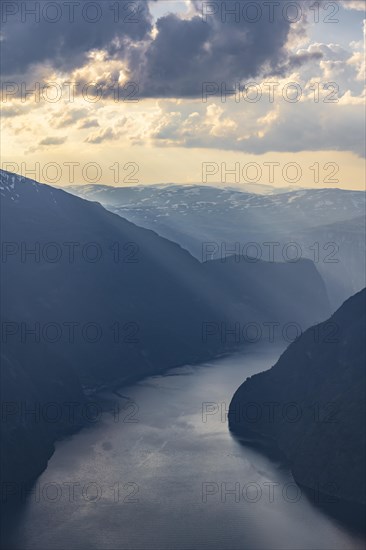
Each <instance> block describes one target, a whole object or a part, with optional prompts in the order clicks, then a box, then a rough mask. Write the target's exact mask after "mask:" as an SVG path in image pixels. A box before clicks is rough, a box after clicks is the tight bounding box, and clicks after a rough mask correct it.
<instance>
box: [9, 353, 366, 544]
mask: <svg viewBox="0 0 366 550" xmlns="http://www.w3.org/2000/svg"><path fill="white" fill-rule="evenodd" d="M278 354H279V351H277V352H274V351H273V349H272V350H258V349H257V350H255V351H254V350H253V351H250V352H249V353H247V354H246V355H235V356H231V357H226V358H222V359H219V360H217V361H214V362H212V363H209V364H206V365H202V366H197V367H196V366H195V367H191V366H186V367H184V368H181V369H175V370H173V371H170V372H169V373H168V375H166V376H154V377H151V378H148V379H146V380H144V381H142V382H140V383H137V384H135V385H133V386H130V387H127V388H123V389H121V390H120V394H121V397H118V396H117V395H114V394H105V395H104V399H105V401H106V402H108V403H109V408H111V407H113V408H115V406H116V402H118V403H119V405H120V407H121V408H122V407H125V409H124V410H121V413H120V414H119V415H118V414H115V413H113V414H112V413H108V414H103V415H102V416H101V419H100V420H99V421H98V422H97V423H96V424H93V425H92V426H91V427H89V428H87V429H84V430H82V431H81V432H79V433H77V434H75V435H74V436H72V437H70V438H69V439H67V440H64V441H62V442H59V443H58V444H57V447H56V452H55V453H54V455H53V456H52V458H51V460H50V461H49V465H48V467H47V470H46V471H45V472H44V473H43V474H42V475H41V476H40V478H39V479H38V481H37V485H36V488H35V491H34V493H32V494H30V495H29V497H28V499H27V501H26V503H25V505H24V507H23V509H22V511H20V512H19V513H18V516H17V518H16V528H15V530H14V533H13V537H12V542H11V544H10V543H9V546H8V547H9V548H16V549H21V550H28V549H29V550H30V549H34V550H54V549H59V550H65V549H68V550H81V549H96V550H107V549H113V550H114V549H115V550H117V549H118V550H127V549H128V550H183V549H184V550H193V549H195V550H196V549H197V550H203V549H205V550H206V549H207V550H216V549H217V550H239V549H240V550H256V549H258V550H267V549H268V550H275V549H291V550H295V549H303V550H310V549H316V550H321V549H324V550H325V549H326V550H337V549H343V550H353V549H361V548H362V549H363V548H364V547H365V541H364V539H362V538H361V536H360V535H356V534H351V532H349V531H347V529H346V528H345V527H343V526H342V525H341V524H339V523H337V522H336V521H335V520H334V519H331V517H330V516H328V515H327V514H326V513H325V512H324V511H322V510H321V509H320V508H319V507H316V506H314V505H313V504H311V503H310V502H309V501H308V500H307V498H306V497H305V495H304V494H301V492H299V490H297V489H296V488H295V486H294V484H293V480H292V477H291V474H290V472H289V471H288V470H287V469H286V468H285V467H283V466H281V464H279V463H276V462H274V461H271V460H270V459H268V458H266V457H265V456H262V455H261V454H259V453H258V452H256V451H255V450H253V449H250V448H246V447H244V446H242V445H241V444H240V443H239V442H238V441H237V440H236V439H235V438H233V437H232V435H231V434H230V433H229V431H228V427H227V422H226V419H225V407H226V408H227V407H228V406H229V403H230V400H231V397H232V395H233V393H234V392H235V390H236V389H237V387H238V386H239V385H240V384H241V383H242V382H243V380H244V379H245V378H246V377H247V376H250V375H252V374H254V373H256V372H260V371H262V370H266V369H267V368H269V367H271V366H272V365H273V364H274V363H275V361H276V359H277V357H278ZM126 397H127V398H128V399H129V400H131V401H132V402H133V403H134V404H131V402H130V401H128V400H127V399H126ZM203 403H213V404H212V405H203ZM127 404H128V407H126V405H127ZM215 404H218V405H215ZM203 409H204V410H207V409H208V410H209V411H211V412H212V414H209V415H207V416H205V415H203V414H202V410H203ZM203 420H206V421H203ZM70 484H74V489H73V491H72V489H71V485H70ZM235 484H236V485H235ZM274 484H276V485H274ZM233 489H234V493H230V492H229V491H230V490H233ZM225 491H226V493H225ZM8 547H7V548H8Z"/></svg>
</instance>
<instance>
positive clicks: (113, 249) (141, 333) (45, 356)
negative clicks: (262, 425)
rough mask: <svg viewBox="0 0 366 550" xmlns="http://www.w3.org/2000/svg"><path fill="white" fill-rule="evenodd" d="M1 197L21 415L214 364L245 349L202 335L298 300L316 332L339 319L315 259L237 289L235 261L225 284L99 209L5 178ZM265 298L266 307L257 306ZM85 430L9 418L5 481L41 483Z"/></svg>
mask: <svg viewBox="0 0 366 550" xmlns="http://www.w3.org/2000/svg"><path fill="white" fill-rule="evenodd" d="M0 192H1V235H2V249H1V252H2V283H3V285H2V296H1V298H2V300H1V314H2V329H3V331H2V357H3V361H2V381H3V384H2V399H3V401H9V402H12V403H15V406H16V407H17V408H19V407H20V404H21V402H22V401H26V402H27V407H28V408H32V407H34V406H43V405H45V404H46V403H48V402H49V401H53V402H55V403H56V404H59V405H62V404H63V403H65V402H69V401H76V402H77V403H78V404H79V405H80V404H82V403H83V401H84V400H85V391H84V390H85V389H87V388H89V389H94V388H96V387H98V386H101V385H102V386H103V385H105V384H111V383H113V384H116V385H117V384H121V383H123V382H126V381H130V380H132V379H134V378H138V377H142V376H146V375H149V374H153V373H157V372H161V371H163V370H164V369H167V368H169V367H173V366H178V365H182V364H186V363H190V362H198V361H204V360H207V359H208V358H210V357H212V356H214V355H217V354H219V353H221V352H223V351H228V350H232V349H233V347H235V345H237V342H231V341H222V339H221V338H209V339H207V338H203V335H202V327H203V326H204V324H205V323H207V322H209V323H214V325H215V326H219V325H220V326H221V325H225V326H229V324H230V323H231V322H232V321H233V320H234V321H240V322H244V321H256V322H261V323H263V322H265V321H266V320H267V321H270V322H271V321H273V320H274V319H277V318H281V319H287V314H288V308H289V304H295V308H293V309H292V314H293V317H294V318H291V321H297V322H298V323H299V324H300V325H301V327H306V326H309V324H310V323H312V322H314V321H315V320H318V319H319V318H324V317H325V316H326V315H327V314H328V313H329V304H328V301H327V297H326V293H325V291H324V286H323V283H322V281H321V279H320V278H319V276H318V274H317V272H316V270H315V267H314V266H313V264H309V262H300V263H299V264H298V265H297V266H296V268H295V267H294V265H295V264H284V265H283V267H282V268H281V269H282V276H281V278H280V279H278V280H277V281H276V286H274V285H272V281H271V280H270V273H269V272H268V274H267V275H266V273H267V268H268V266H266V265H265V263H263V262H261V263H260V264H258V265H257V266H256V267H255V271H256V273H257V277H259V274H260V273H262V271H263V274H262V275H261V277H262V279H261V280H262V283H261V285H257V286H256V287H254V286H253V288H252V289H249V288H244V286H245V285H244V283H245V281H244V280H243V285H242V286H241V287H238V286H237V287H236V290H235V291H234V288H230V284H231V283H230V279H231V277H233V276H234V275H233V273H235V271H236V269H237V266H236V264H233V265H230V264H229V263H228V264H227V265H226V267H227V269H226V270H224V271H223V272H222V273H221V274H220V276H219V277H218V276H217V275H216V270H215V266H214V264H212V265H211V264H210V265H211V266H212V270H211V269H210V265H205V266H203V265H202V264H201V263H200V262H199V261H198V260H196V259H195V258H193V257H192V256H191V255H190V254H189V253H188V252H187V251H185V250H183V249H182V248H181V247H180V246H179V245H177V244H175V243H173V242H171V241H168V240H166V239H163V238H162V237H160V236H159V235H157V234H156V233H154V232H153V231H149V230H146V229H142V228H140V227H137V226H136V225H134V224H132V223H130V222H128V221H126V220H124V219H123V218H121V217H120V216H118V215H116V214H113V213H111V212H109V211H107V210H105V209H104V208H103V207H102V206H101V205H100V204H98V203H93V202H89V201H86V200H83V199H80V198H78V197H75V196H74V195H70V194H68V193H66V192H64V191H62V190H58V189H55V188H52V187H50V186H47V185H42V184H39V183H37V182H34V181H32V180H28V179H26V178H22V177H21V176H17V175H15V174H11V173H8V172H3V171H2V172H0ZM251 265H252V264H250V263H247V264H246V268H245V269H246V271H248V272H250V271H251V270H252V269H254V268H252V267H251ZM240 269H243V266H241V267H240ZM302 269H304V270H305V271H304V273H305V272H306V277H304V276H300V275H301V272H302ZM241 273H242V272H241ZM248 277H249V279H248V281H249V280H250V276H249V275H248ZM252 279H253V278H252ZM245 284H246V283H245ZM304 285H305V288H306V290H305V291H304ZM268 289H269V294H268ZM289 289H291V290H290V291H289ZM265 291H266V292H267V295H268V301H267V302H268V303H267V307H266V309H263V308H262V307H258V306H257V305H256V303H257V302H258V303H259V302H260V300H261V298H260V295H261V294H262V293H264V292H265ZM243 292H245V293H247V294H248V293H249V294H250V295H251V302H250V303H247V302H246V301H243V300H242V295H243ZM277 293H279V294H280V295H281V296H282V301H281V302H278V301H277V302H276V301H275V299H274V297H275V296H276V295H277ZM319 295H322V298H321V299H319ZM309 296H310V299H309ZM81 423H82V419H80V418H79V417H77V418H76V419H75V420H73V421H72V422H71V424H70V422H69V421H68V419H67V417H66V416H63V417H62V418H61V420H60V422H57V423H53V424H52V423H50V422H47V421H42V420H41V421H38V422H37V421H32V418H31V417H30V418H29V417H26V418H23V415H22V414H21V415H19V414H10V413H9V414H8V415H7V418H6V422H5V423H3V425H2V436H3V441H4V448H6V449H8V452H6V454H5V456H4V457H3V458H2V464H3V476H4V479H7V480H14V479H17V480H18V479H29V478H32V476H33V475H34V472H40V471H41V470H42V468H43V467H44V465H45V463H46V461H47V459H48V457H49V456H50V453H52V448H53V441H54V440H55V438H56V437H58V436H59V435H62V434H63V433H66V432H67V431H69V430H73V429H75V428H77V427H78V426H79V425H80V424H81ZM15 456H17V457H18V459H17V460H18V462H17V461H15V460H14V457H15Z"/></svg>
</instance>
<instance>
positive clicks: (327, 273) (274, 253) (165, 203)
mask: <svg viewBox="0 0 366 550" xmlns="http://www.w3.org/2000/svg"><path fill="white" fill-rule="evenodd" d="M67 189H68V190H69V191H70V192H71V193H74V194H76V195H79V196H82V197H84V198H87V199H89V200H94V201H98V202H100V203H102V204H103V205H104V206H105V207H106V208H108V209H109V210H111V211H113V212H115V213H117V214H119V215H121V216H123V217H125V218H126V219H128V220H130V221H132V222H134V223H136V224H138V225H140V226H142V227H146V228H149V229H154V230H155V231H157V233H159V235H162V236H163V237H166V238H169V239H172V240H174V241H175V242H177V243H179V244H180V245H181V246H182V247H183V248H185V249H186V250H188V251H189V252H190V253H191V254H192V255H193V256H195V257H196V258H197V259H199V260H200V261H204V260H206V259H208V258H213V259H215V258H220V257H222V255H225V254H226V253H230V251H233V250H234V251H236V253H240V254H243V255H246V254H247V255H251V254H256V255H258V256H259V257H260V258H261V259H262V260H265V261H266V260H267V261H268V260H275V261H280V262H283V261H287V259H288V258H293V257H295V258H298V257H300V258H301V257H302V258H308V259H311V260H313V261H314V262H316V265H317V268H318V269H319V271H320V272H321V274H322V276H323V278H324V280H325V282H326V284H327V290H328V294H329V297H330V300H331V303H332V307H333V309H337V308H338V307H339V306H340V305H341V303H342V302H343V301H344V300H345V299H346V298H348V297H349V296H350V295H352V294H354V293H355V292H357V291H359V290H361V289H362V288H363V287H364V285H365V261H364V258H365V229H364V223H365V193H364V192H361V191H345V190H341V189H302V190H296V191H286V192H282V193H277V194H273V193H268V194H255V193H253V192H250V193H249V192H241V191H239V190H237V189H230V188H224V189H223V188H215V187H210V186H202V185H201V186H199V185H180V186H179V185H170V186H137V187H108V186H103V185H84V186H72V187H68V188H67ZM353 220H355V221H353ZM350 240H352V246H351V247H349V242H350ZM293 242H295V243H296V246H293V245H290V244H289V243H293ZM208 243H211V245H208ZM253 243H254V244H253ZM269 243H272V245H269ZM209 253H210V255H209ZM336 264H338V265H336Z"/></svg>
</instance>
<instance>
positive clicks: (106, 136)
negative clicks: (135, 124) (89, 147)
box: [85, 127, 119, 144]
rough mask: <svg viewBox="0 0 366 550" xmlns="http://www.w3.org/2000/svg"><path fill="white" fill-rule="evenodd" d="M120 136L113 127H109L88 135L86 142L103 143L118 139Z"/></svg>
mask: <svg viewBox="0 0 366 550" xmlns="http://www.w3.org/2000/svg"><path fill="white" fill-rule="evenodd" d="M118 137H119V134H118V133H117V132H115V131H114V130H113V128H111V127H108V128H104V129H103V130H100V131H99V132H97V133H95V134H92V135H91V136H89V137H87V138H86V140H85V142H86V143H93V144H98V143H103V141H108V140H114V139H118Z"/></svg>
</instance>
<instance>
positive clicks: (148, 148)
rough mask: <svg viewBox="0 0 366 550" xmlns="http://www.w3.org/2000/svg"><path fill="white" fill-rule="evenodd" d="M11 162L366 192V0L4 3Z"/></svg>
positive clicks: (69, 180) (5, 119)
mask: <svg viewBox="0 0 366 550" xmlns="http://www.w3.org/2000/svg"><path fill="white" fill-rule="evenodd" d="M1 10H2V13H1V18H2V26H1V46H2V48H1V52H2V53H1V62H2V83H1V90H2V98H1V111H2V137H1V153H2V164H1V167H2V168H3V169H8V170H10V171H14V172H17V173H22V174H23V175H27V176H28V177H33V178H34V179H37V180H39V181H42V182H45V183H50V184H53V185H68V184H89V183H100V184H105V185H118V186H128V185H138V184H150V183H173V182H174V183H205V184H215V185H236V186H239V187H240V186H241V185H243V186H244V184H245V183H246V182H248V183H251V184H267V185H268V184H270V185H274V186H276V187H289V186H290V187H315V188H319V187H341V188H345V189H364V188H365V29H366V23H365V2H364V1H363V0H336V1H333V2H330V1H328V0H320V1H318V2H315V3H314V2H313V1H312V0H298V1H296V2H290V1H288V2H287V1H286V0H278V1H276V0H267V1H266V0H252V1H247V0H245V1H244V0H243V1H234V0H229V1H226V2H224V1H221V0H218V1H209V2H207V1H203V0H180V1H175V0H174V1H173V0H153V1H141V0H135V1H127V0H126V1H125V0H123V1H118V0H117V1H113V0H105V1H96V2H92V1H86V0H82V1H81V0H79V1H78V2H77V1H73V0H70V1H69V2H66V1H61V0H60V1H58V2H48V1H41V2H39V1H38V2H33V1H32V0H27V2H25V1H20V0H19V1H18V0H17V1H5V0H4V1H3V2H2V4H1Z"/></svg>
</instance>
